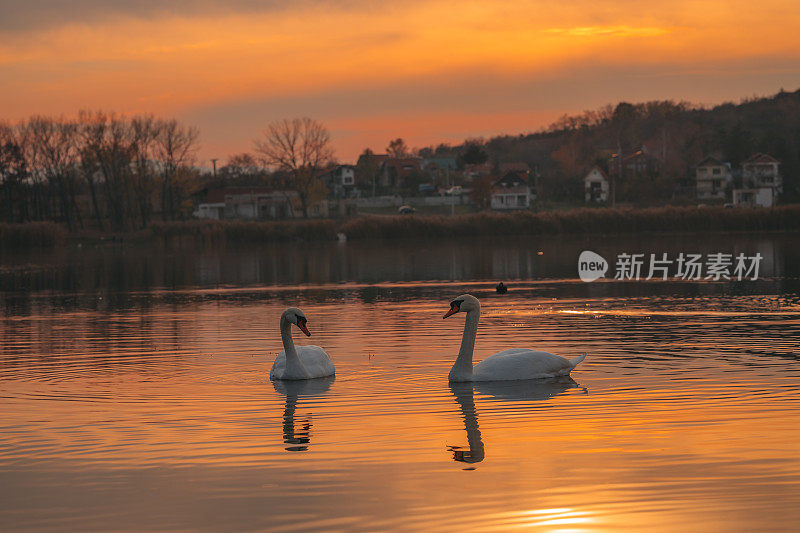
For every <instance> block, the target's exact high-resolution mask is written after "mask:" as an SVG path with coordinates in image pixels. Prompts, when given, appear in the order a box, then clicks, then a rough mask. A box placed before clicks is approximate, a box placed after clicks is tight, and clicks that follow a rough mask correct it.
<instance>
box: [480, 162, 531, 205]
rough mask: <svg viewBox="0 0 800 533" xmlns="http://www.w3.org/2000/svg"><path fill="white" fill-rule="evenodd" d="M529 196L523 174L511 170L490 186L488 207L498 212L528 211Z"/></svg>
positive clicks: (526, 180) (529, 190)
mask: <svg viewBox="0 0 800 533" xmlns="http://www.w3.org/2000/svg"><path fill="white" fill-rule="evenodd" d="M531 196H532V195H531V188H530V186H529V185H528V179H527V176H526V175H525V173H524V172H519V171H513V170H512V171H508V172H506V173H505V175H503V177H502V178H500V179H499V180H497V181H496V182H494V183H493V184H492V197H491V202H490V204H489V205H490V207H491V208H492V209H498V210H509V209H528V208H530V206H531Z"/></svg>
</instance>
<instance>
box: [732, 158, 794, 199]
mask: <svg viewBox="0 0 800 533" xmlns="http://www.w3.org/2000/svg"><path fill="white" fill-rule="evenodd" d="M779 167H780V161H778V160H777V159H775V158H774V157H772V156H770V155H768V154H761V153H758V154H753V155H752V156H750V157H749V158H747V159H746V160H745V161H743V162H742V186H741V187H738V188H736V189H734V190H733V199H732V200H733V204H734V205H741V206H752V207H772V206H774V205H775V203H776V202H777V200H778V196H779V195H780V194H781V193H782V192H783V178H782V177H781V175H780V172H779Z"/></svg>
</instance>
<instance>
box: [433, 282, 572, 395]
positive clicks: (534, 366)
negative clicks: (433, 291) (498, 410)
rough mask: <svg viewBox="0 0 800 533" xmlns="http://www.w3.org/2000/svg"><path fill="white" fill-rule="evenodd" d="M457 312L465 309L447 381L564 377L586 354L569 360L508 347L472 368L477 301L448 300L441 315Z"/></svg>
mask: <svg viewBox="0 0 800 533" xmlns="http://www.w3.org/2000/svg"><path fill="white" fill-rule="evenodd" d="M460 311H465V312H466V313H467V318H466V321H465V323H464V335H463V336H462V338H461V349H459V351H458V358H457V359H456V362H455V364H454V365H453V368H452V369H451V370H450V381H509V380H518V379H537V378H546V377H553V376H566V375H568V374H569V373H570V372H571V371H572V369H573V368H575V367H576V366H577V365H578V363H580V362H581V361H583V359H584V358H585V357H586V354H583V355H579V356H578V357H575V358H573V359H565V358H563V357H561V356H558V355H554V354H551V353H547V352H537V351H534V350H529V349H527V348H510V349H508V350H503V351H502V352H497V353H496V354H494V355H492V356H489V357H487V358H486V359H484V360H483V361H481V362H480V363H478V364H477V365H475V368H473V367H472V352H473V350H474V349H475V337H476V336H477V334H478V319H479V318H480V316H481V304H480V302H479V301H478V299H477V298H475V297H474V296H472V295H470V294H462V295H461V296H459V297H458V298H456V299H455V300H453V301H452V302H451V303H450V310H449V311H448V312H447V313H445V315H444V316H443V317H442V318H447V317H449V316H450V315H454V314H456V313H458V312H460Z"/></svg>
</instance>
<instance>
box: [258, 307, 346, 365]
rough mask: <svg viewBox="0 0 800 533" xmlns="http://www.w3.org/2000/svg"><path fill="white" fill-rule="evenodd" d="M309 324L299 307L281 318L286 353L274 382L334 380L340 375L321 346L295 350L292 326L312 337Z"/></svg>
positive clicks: (279, 360)
mask: <svg viewBox="0 0 800 533" xmlns="http://www.w3.org/2000/svg"><path fill="white" fill-rule="evenodd" d="M307 323H308V319H306V315H305V314H304V313H303V312H302V311H301V310H300V309H298V308H296V307H290V308H289V309H287V310H286V311H284V312H283V314H282V315H281V339H282V340H283V350H281V352H280V353H279V354H278V355H277V357H275V362H274V363H273V364H272V370H270V372H269V378H270V379H314V378H323V377H326V376H332V375H334V373H335V372H336V368H335V367H334V366H333V362H332V361H331V358H330V356H329V355H328V354H327V352H325V350H323V349H322V348H320V347H319V346H299V347H295V345H294V341H293V340H292V325H295V326H297V327H298V328H300V331H302V332H303V333H305V334H306V336H307V337H310V336H311V332H310V331H308V327H307V326H306V324H307Z"/></svg>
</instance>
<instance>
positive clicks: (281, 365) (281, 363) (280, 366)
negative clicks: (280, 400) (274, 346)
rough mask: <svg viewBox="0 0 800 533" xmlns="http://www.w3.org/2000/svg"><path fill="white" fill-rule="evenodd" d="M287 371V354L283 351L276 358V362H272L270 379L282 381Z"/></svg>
mask: <svg viewBox="0 0 800 533" xmlns="http://www.w3.org/2000/svg"><path fill="white" fill-rule="evenodd" d="M285 370H286V352H285V351H283V350H281V351H280V353H279V354H278V355H277V356H275V361H273V362H272V368H271V369H270V371H269V377H270V379H281V378H282V377H283V373H284V371H285Z"/></svg>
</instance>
